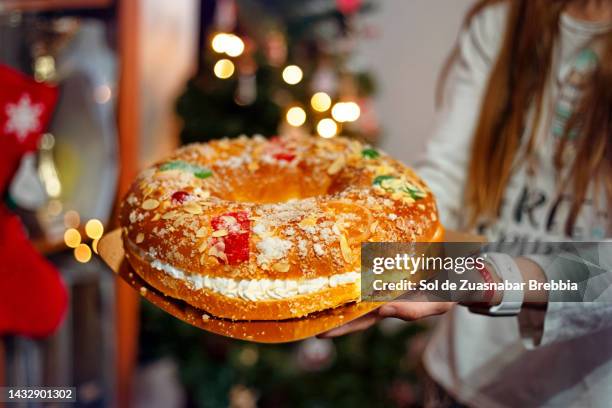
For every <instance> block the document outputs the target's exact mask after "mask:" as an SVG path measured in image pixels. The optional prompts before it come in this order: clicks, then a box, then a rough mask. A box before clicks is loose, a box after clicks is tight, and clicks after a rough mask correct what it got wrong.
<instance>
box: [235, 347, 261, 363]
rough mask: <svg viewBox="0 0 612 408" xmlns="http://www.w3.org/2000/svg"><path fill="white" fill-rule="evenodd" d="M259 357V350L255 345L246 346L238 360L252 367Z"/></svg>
mask: <svg viewBox="0 0 612 408" xmlns="http://www.w3.org/2000/svg"><path fill="white" fill-rule="evenodd" d="M258 359H259V352H258V351H257V348H255V347H254V346H245V347H244V348H243V349H242V350H240V353H239V354H238V360H239V361H240V364H242V365H243V366H246V367H251V366H253V365H255V363H257V360H258Z"/></svg>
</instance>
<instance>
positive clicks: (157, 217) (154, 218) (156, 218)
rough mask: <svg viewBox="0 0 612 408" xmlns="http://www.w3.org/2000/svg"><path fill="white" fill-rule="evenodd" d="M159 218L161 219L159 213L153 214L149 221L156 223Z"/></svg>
mask: <svg viewBox="0 0 612 408" xmlns="http://www.w3.org/2000/svg"><path fill="white" fill-rule="evenodd" d="M160 218H161V214H160V213H155V215H154V216H153V218H151V221H158V220H159V219H160Z"/></svg>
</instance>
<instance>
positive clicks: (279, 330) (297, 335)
mask: <svg viewBox="0 0 612 408" xmlns="http://www.w3.org/2000/svg"><path fill="white" fill-rule="evenodd" d="M444 238H445V239H444V240H445V241H447V242H480V241H482V239H481V238H480V237H476V236H473V235H466V234H460V233H456V232H453V231H446V232H445V237H444ZM98 253H99V255H100V257H102V259H103V260H104V262H106V264H107V265H108V266H109V267H110V268H111V269H112V270H113V271H114V272H115V273H117V274H118V275H119V276H120V277H121V278H122V279H124V280H125V281H126V282H127V283H129V284H130V285H131V286H132V287H133V288H134V289H136V290H137V291H139V293H140V294H141V295H142V296H143V297H144V298H146V299H147V300H148V301H149V302H151V303H153V304H154V305H155V306H157V307H159V308H160V309H162V310H164V311H166V312H167V313H170V314H171V315H173V316H174V317H176V318H178V319H181V320H183V321H184V322H187V323H189V324H191V325H193V326H196V327H199V328H200V329H203V330H206V331H209V332H212V333H216V334H220V335H223V336H227V337H232V338H234V339H240V340H248V341H253V342H258V343H286V342H291V341H297V340H302V339H305V338H308V337H312V336H315V335H317V334H320V333H324V332H326V331H328V330H331V329H333V328H336V327H338V326H341V325H343V324H345V323H348V322H350V321H351V320H354V319H357V318H358V317H361V316H363V315H365V314H367V313H369V312H371V311H372V310H374V309H377V308H378V307H380V306H381V305H382V303H378V302H361V303H351V304H348V305H345V306H341V307H338V308H336V309H330V310H326V311H323V312H319V313H314V314H311V315H308V316H306V317H303V318H299V319H290V320H280V321H264V320H261V321H232V320H227V319H219V318H216V317H214V316H211V315H209V314H208V313H206V311H205V310H201V309H196V308H194V307H192V306H190V305H188V304H187V303H185V302H183V301H181V300H178V299H174V298H171V297H168V296H166V295H164V294H162V293H161V292H159V291H157V290H156V289H154V288H153V287H151V286H150V285H148V284H147V283H146V282H145V281H144V280H142V279H141V278H140V276H138V274H137V273H135V272H134V271H133V270H132V267H131V266H130V265H129V263H128V262H127V260H126V259H125V253H124V251H123V241H122V239H121V230H120V229H116V230H114V231H111V232H110V233H108V234H106V235H105V236H104V237H103V238H102V239H101V240H100V242H99V243H98Z"/></svg>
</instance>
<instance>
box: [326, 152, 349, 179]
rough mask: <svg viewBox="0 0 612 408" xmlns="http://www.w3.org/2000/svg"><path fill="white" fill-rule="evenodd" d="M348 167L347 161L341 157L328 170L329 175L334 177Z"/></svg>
mask: <svg viewBox="0 0 612 408" xmlns="http://www.w3.org/2000/svg"><path fill="white" fill-rule="evenodd" d="M345 165H346V159H345V158H344V156H339V157H338V158H337V159H336V160H335V161H334V162H333V163H332V164H331V166H329V167H328V169H327V174H329V175H334V174H337V173H338V172H340V170H342V169H343V168H344V166H345Z"/></svg>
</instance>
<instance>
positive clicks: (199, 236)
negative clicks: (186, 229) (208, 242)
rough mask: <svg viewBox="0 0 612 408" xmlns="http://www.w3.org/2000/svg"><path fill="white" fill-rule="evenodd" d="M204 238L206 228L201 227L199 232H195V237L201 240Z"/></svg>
mask: <svg viewBox="0 0 612 408" xmlns="http://www.w3.org/2000/svg"><path fill="white" fill-rule="evenodd" d="M205 236H206V228H205V227H202V228H200V229H199V230H197V231H196V237H198V238H202V237H205Z"/></svg>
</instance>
